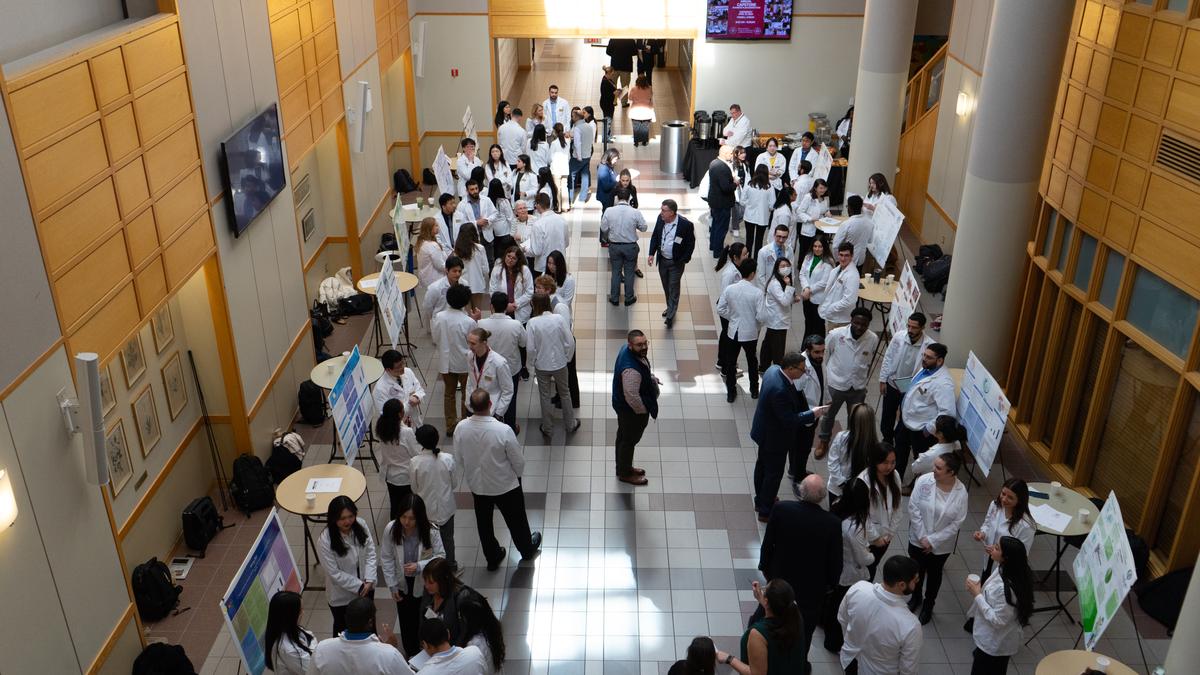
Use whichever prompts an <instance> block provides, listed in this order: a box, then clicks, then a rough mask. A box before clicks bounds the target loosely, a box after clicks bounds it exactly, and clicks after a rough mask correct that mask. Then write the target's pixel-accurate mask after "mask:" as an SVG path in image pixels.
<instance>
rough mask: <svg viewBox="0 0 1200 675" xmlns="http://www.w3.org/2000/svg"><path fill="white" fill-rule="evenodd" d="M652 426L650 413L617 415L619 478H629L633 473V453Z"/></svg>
mask: <svg viewBox="0 0 1200 675" xmlns="http://www.w3.org/2000/svg"><path fill="white" fill-rule="evenodd" d="M648 424H650V413H640V414H639V413H635V412H618V413H617V444H616V445H617V448H616V462H617V469H616V470H617V476H628V475H629V474H631V473H633V451H634V450H635V449H637V444H638V442H639V441H641V440H642V434H643V433H645V432H646V425H648Z"/></svg>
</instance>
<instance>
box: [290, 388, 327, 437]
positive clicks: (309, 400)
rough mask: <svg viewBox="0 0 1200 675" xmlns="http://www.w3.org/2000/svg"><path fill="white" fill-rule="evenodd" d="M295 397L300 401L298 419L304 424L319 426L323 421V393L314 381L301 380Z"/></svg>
mask: <svg viewBox="0 0 1200 675" xmlns="http://www.w3.org/2000/svg"><path fill="white" fill-rule="evenodd" d="M296 397H297V398H298V399H299V401H300V419H302V420H304V423H305V424H311V425H313V426H314V427H319V426H321V425H322V424H324V423H325V394H324V392H322V391H321V388H320V387H318V386H317V385H316V383H315V382H313V381H312V380H305V381H303V382H301V383H300V393H299V394H297V396H296Z"/></svg>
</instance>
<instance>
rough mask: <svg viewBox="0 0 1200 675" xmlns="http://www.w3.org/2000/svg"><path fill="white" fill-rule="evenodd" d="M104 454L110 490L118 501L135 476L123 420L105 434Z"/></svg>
mask: <svg viewBox="0 0 1200 675" xmlns="http://www.w3.org/2000/svg"><path fill="white" fill-rule="evenodd" d="M104 454H105V456H106V457H107V458H108V489H109V491H110V492H111V493H112V497H113V499H116V498H117V495H119V494H121V490H122V489H124V487H125V484H126V483H128V482H129V479H130V478H131V477H132V476H133V463H132V462H131V461H130V459H129V445H128V444H127V443H126V442H125V424H124V423H123V422H122V421H121V420H117V423H116V424H114V425H113V426H112V428H110V429H109V430H108V432H106V433H105V434H104Z"/></svg>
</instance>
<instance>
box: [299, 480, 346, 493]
mask: <svg viewBox="0 0 1200 675" xmlns="http://www.w3.org/2000/svg"><path fill="white" fill-rule="evenodd" d="M341 490H342V479H341V478H310V479H309V481H308V485H306V486H304V491H305V492H341Z"/></svg>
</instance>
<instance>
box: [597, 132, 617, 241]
mask: <svg viewBox="0 0 1200 675" xmlns="http://www.w3.org/2000/svg"><path fill="white" fill-rule="evenodd" d="M619 159H621V152H620V151H619V150H617V149H616V148H609V149H608V150H605V151H604V156H603V157H601V158H600V166H598V167H597V168H596V199H597V200H598V201H599V202H600V213H601V214H603V213H604V211H605V210H607V209H608V207H610V206H612V205H613V191H614V190H616V188H617V160H619ZM600 241H601V242H602V243H603V242H604V240H603V239H601V240H600Z"/></svg>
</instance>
